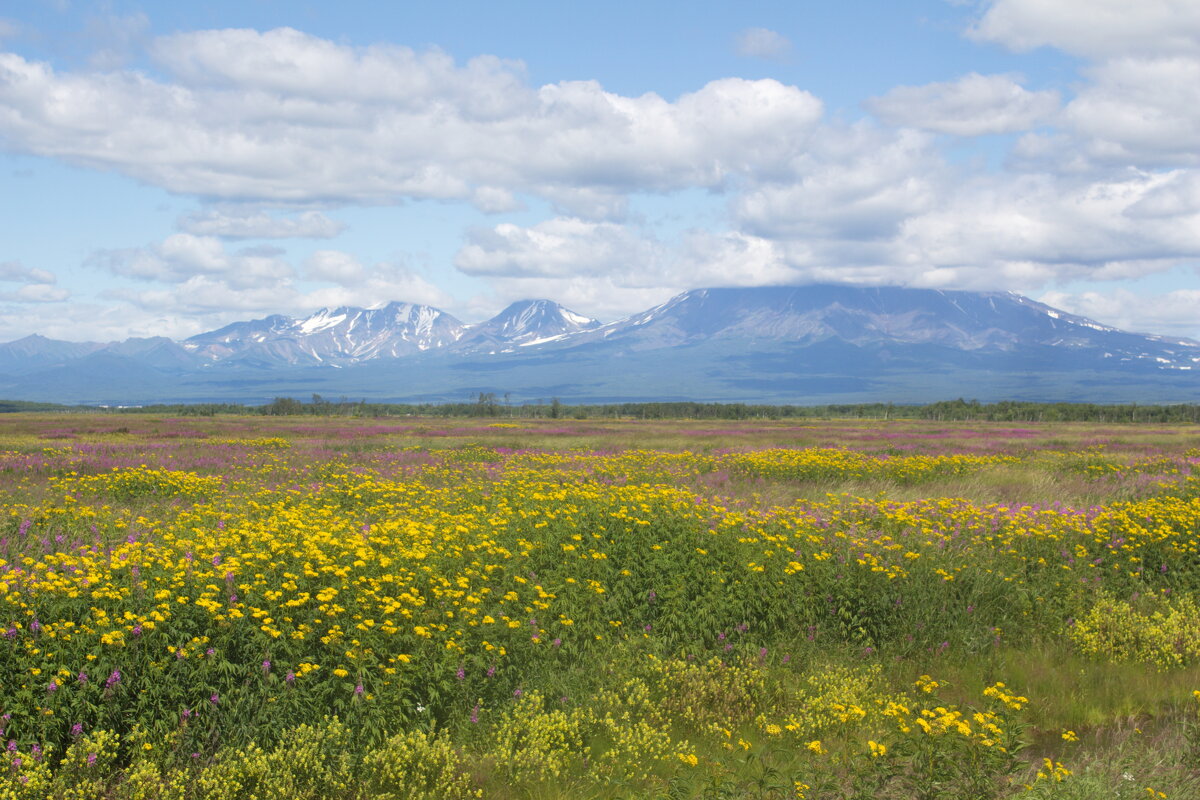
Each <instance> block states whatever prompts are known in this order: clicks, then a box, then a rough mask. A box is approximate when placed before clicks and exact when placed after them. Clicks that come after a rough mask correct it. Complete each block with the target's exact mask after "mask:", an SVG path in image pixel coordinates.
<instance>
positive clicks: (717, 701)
mask: <svg viewBox="0 0 1200 800" xmlns="http://www.w3.org/2000/svg"><path fill="white" fill-rule="evenodd" d="M1198 432H1200V431H1198V429H1197V428H1196V427H1195V426H1183V425H1180V426H1169V425H1145V424H1143V425H1107V426H1105V425H1097V424H1082V423H1072V424H1053V425H1052V424H1021V425H1020V426H1016V425H1012V424H999V423H933V422H917V421H889V422H882V421H872V422H858V421H838V420H831V421H807V420H806V421H804V423H803V424H801V423H797V422H794V421H793V422H786V421H784V422H780V421H769V420H744V421H738V422H729V421H711V422H689V421H674V422H670V421H652V422H646V421H595V420H527V419H522V420H508V419H504V418H500V419H488V420H449V421H448V420H429V419H421V418H403V419H365V418H362V419H360V418H349V417H347V418H336V417H332V418H331V417H326V418H303V417H275V418H262V417H258V418H250V417H214V418H186V419H184V418H169V417H158V416H149V415H93V416H88V415H51V414H46V415H38V414H12V415H4V416H2V417H0V487H2V488H3V494H2V495H0V497H2V503H3V505H2V506H0V679H2V681H3V684H2V686H0V728H2V729H3V733H2V734H0V746H4V747H5V748H6V751H5V754H4V763H2V764H0V799H3V800H8V799H9V798H45V797H54V798H80V799H81V800H82V799H83V798H114V799H116V798H122V799H132V798H139V799H145V800H149V799H150V798H163V799H164V800H166V799H167V798H170V800H190V799H193V798H194V799H196V800H199V799H200V798H205V799H207V798H214V799H216V798H228V800H234V798H260V799H263V800H265V799H266V798H279V800H283V799H284V798H288V799H289V800H290V799H291V798H313V799H314V800H315V799H316V798H331V799H332V798H337V799H339V800H340V799H342V798H362V799H363V800H366V799H367V798H396V800H399V799H400V798H469V797H485V798H586V797H595V798H651V797H662V798H668V797H670V798H676V797H679V798H692V797H695V798H742V797H754V798H842V799H846V800H848V799H849V798H942V797H946V798H980V799H982V798H1007V797H1018V796H1019V797H1027V798H1080V800H1082V799H1083V798H1095V797H1107V798H1129V799H1132V798H1152V799H1153V798H1168V797H1169V798H1189V797H1197V796H1200V436H1198V435H1197V433H1198Z"/></svg>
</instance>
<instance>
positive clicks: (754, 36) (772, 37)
mask: <svg viewBox="0 0 1200 800" xmlns="http://www.w3.org/2000/svg"><path fill="white" fill-rule="evenodd" d="M733 43H734V49H735V50H736V51H737V54H738V55H739V56H745V57H747V58H767V59H779V58H783V57H784V56H786V55H787V54H788V53H790V52H791V50H792V43H791V42H790V41H788V38H787V37H786V36H784V35H782V34H780V33H776V32H775V31H773V30H770V29H768V28H747V29H746V30H744V31H741V32H740V33H739V34H738V35H737V36H735V37H734V40H733Z"/></svg>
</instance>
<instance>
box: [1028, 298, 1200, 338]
mask: <svg viewBox="0 0 1200 800" xmlns="http://www.w3.org/2000/svg"><path fill="white" fill-rule="evenodd" d="M1038 299H1039V300H1041V301H1042V302H1043V303H1046V304H1047V305H1051V306H1054V307H1056V308H1061V309H1063V310H1065V311H1070V312H1071V313H1072V314H1078V315H1080V316H1084V317H1090V318H1091V319H1094V320H1097V321H1098V322H1104V323H1106V324H1109V325H1112V326H1114V327H1117V328H1123V329H1125V330H1132V331H1142V332H1150V333H1157V334H1165V335H1172V336H1181V337H1187V338H1200V320H1197V319H1196V309H1197V308H1200V289H1176V290H1175V291H1171V292H1163V293H1161V294H1138V293H1135V292H1131V291H1129V290H1128V289H1117V290H1115V291H1112V292H1095V291H1089V292H1079V293H1069V292H1062V291H1050V292H1046V293H1045V294H1043V295H1042V296H1041V297H1040V298H1038Z"/></svg>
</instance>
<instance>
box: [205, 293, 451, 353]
mask: <svg viewBox="0 0 1200 800" xmlns="http://www.w3.org/2000/svg"><path fill="white" fill-rule="evenodd" d="M464 330H465V327H464V325H463V324H462V322H460V321H459V320H458V319H456V318H455V317H453V316H451V315H450V314H447V313H446V312H445V311H441V310H439V309H436V308H433V307H432V306H424V305H414V304H412V303H398V302H392V303H388V304H387V305H384V306H381V307H379V308H370V309H366V308H351V307H347V306H343V307H341V308H333V309H329V308H324V309H321V310H320V311H318V312H317V313H315V314H313V315H311V316H308V317H305V318H303V319H292V318H291V317H284V316H279V315H275V316H270V317H266V318H264V319H259V320H252V321H250V322H235V323H233V324H232V325H226V326H225V327H224V328H221V329H219V330H216V331H211V332H209V333H201V334H199V335H197V336H192V337H191V338H189V339H187V340H185V341H184V343H183V346H184V347H185V348H187V349H188V350H190V351H192V352H193V353H196V354H197V355H199V356H200V357H202V358H204V359H206V360H207V361H209V362H218V361H228V360H234V361H240V362H244V363H253V364H260V365H267V366H269V365H283V364H287V365H300V364H308V365H316V364H328V365H332V366H345V365H348V364H355V363H358V362H361V361H370V360H372V359H377V358H400V357H402V356H408V355H414V354H416V353H421V352H424V351H426V350H432V349H437V348H442V347H446V346H447V345H450V344H453V343H454V342H457V341H458V340H459V339H460V338H462V335H463V332H464Z"/></svg>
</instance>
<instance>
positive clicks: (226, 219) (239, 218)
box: [179, 207, 346, 239]
mask: <svg viewBox="0 0 1200 800" xmlns="http://www.w3.org/2000/svg"><path fill="white" fill-rule="evenodd" d="M179 227H180V228H181V229H183V230H185V231H187V232H188V233H193V234H196V235H198V236H220V237H221V238H224V239H288V238H295V239H332V238H333V237H335V236H337V235H338V234H340V233H341V232H342V231H344V230H345V229H346V226H345V224H343V223H341V222H337V221H335V220H332V219H330V218H329V217H327V216H325V215H324V214H322V213H321V212H320V211H305V212H302V213H300V214H296V215H293V216H286V217H280V216H272V215H271V214H268V213H267V212H266V211H262V210H255V209H239V208H222V207H217V208H209V209H206V210H204V211H196V212H192V213H191V214H186V215H184V216H183V217H180V219H179Z"/></svg>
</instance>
